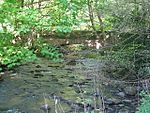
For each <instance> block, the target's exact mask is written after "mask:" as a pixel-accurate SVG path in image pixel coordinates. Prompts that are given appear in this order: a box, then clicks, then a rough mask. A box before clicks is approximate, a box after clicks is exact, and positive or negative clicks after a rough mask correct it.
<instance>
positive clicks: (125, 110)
mask: <svg viewBox="0 0 150 113" xmlns="http://www.w3.org/2000/svg"><path fill="white" fill-rule="evenodd" d="M118 113H131V112H130V111H129V110H127V109H121V110H119V112H118Z"/></svg>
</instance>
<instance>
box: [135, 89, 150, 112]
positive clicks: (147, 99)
mask: <svg viewBox="0 0 150 113" xmlns="http://www.w3.org/2000/svg"><path fill="white" fill-rule="evenodd" d="M141 96H143V98H142V100H141V101H142V103H141V105H140V107H139V111H137V112H136V113H148V112H149V111H150V107H149V106H150V94H146V93H145V92H142V93H141Z"/></svg>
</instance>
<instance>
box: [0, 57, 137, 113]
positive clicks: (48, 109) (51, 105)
mask: <svg viewBox="0 0 150 113" xmlns="http://www.w3.org/2000/svg"><path fill="white" fill-rule="evenodd" d="M104 64H105V62H100V61H97V60H94V59H76V60H72V61H70V62H68V63H67V64H65V65H61V64H54V63H51V62H50V61H48V60H47V59H43V58H39V59H38V60H37V61H35V62H32V63H28V64H24V65H21V66H19V67H17V68H15V69H14V70H13V71H7V72H5V73H3V80H2V81H0V113H81V112H84V111H86V112H88V113H90V112H91V111H92V110H94V108H95V106H96V107H97V108H98V106H102V108H104V111H105V112H106V113H135V111H136V108H137V105H138V102H139V96H138V95H137V89H138V88H137V87H138V86H136V85H131V84H125V83H122V84H121V83H117V82H114V83H112V82H109V81H105V80H103V79H102V78H103V73H102V67H103V66H104ZM97 87H98V88H100V89H99V92H100V93H98V92H97ZM99 97H100V98H99ZM98 99H99V100H98ZM98 101H99V102H98ZM100 104H102V105H100Z"/></svg>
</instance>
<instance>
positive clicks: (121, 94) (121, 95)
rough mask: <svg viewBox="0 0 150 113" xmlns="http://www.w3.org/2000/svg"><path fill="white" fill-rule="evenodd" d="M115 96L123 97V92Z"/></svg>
mask: <svg viewBox="0 0 150 113" xmlns="http://www.w3.org/2000/svg"><path fill="white" fill-rule="evenodd" d="M117 96H120V97H125V93H124V92H119V93H117Z"/></svg>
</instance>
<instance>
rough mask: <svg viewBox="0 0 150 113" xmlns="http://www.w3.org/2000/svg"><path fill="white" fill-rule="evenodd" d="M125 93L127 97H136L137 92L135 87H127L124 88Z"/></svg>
mask: <svg viewBox="0 0 150 113" xmlns="http://www.w3.org/2000/svg"><path fill="white" fill-rule="evenodd" d="M124 92H125V94H126V95H129V96H134V95H136V93H137V90H136V87H135V86H127V87H125V88H124Z"/></svg>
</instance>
